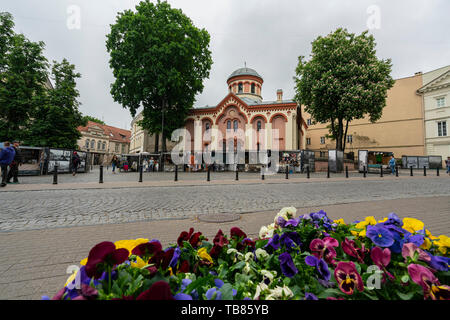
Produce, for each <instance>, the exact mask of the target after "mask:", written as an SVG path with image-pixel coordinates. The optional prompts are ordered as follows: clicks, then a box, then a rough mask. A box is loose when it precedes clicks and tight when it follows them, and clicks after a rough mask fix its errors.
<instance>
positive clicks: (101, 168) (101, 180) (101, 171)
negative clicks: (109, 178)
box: [98, 165, 103, 183]
mask: <svg viewBox="0 0 450 320" xmlns="http://www.w3.org/2000/svg"><path fill="white" fill-rule="evenodd" d="M98 183H103V166H102V165H101V166H100V177H99V181H98Z"/></svg>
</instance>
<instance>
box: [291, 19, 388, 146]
mask: <svg viewBox="0 0 450 320" xmlns="http://www.w3.org/2000/svg"><path fill="white" fill-rule="evenodd" d="M375 45H376V44H375V39H374V37H373V36H372V35H369V34H368V32H367V31H365V32H363V33H362V34H361V35H355V34H353V33H349V32H348V31H347V30H346V29H342V28H339V29H337V30H336V31H335V32H333V33H330V34H329V35H327V36H326V37H322V36H319V37H318V38H317V39H316V40H314V41H313V43H312V52H311V59H310V60H309V61H306V60H305V59H304V56H300V57H299V59H298V60H299V62H298V66H297V68H296V78H295V82H296V87H295V91H296V100H297V101H298V102H299V103H300V104H303V105H304V106H305V111H306V112H308V113H309V114H311V116H312V118H313V119H314V120H315V121H317V122H320V123H329V125H330V134H331V136H332V137H333V138H334V139H335V140H336V149H337V150H345V141H346V135H347V129H348V124H349V123H350V122H351V121H352V120H354V119H362V118H364V117H365V116H368V117H369V120H370V121H371V122H375V121H377V120H379V119H380V117H381V115H382V112H383V108H384V107H385V106H386V97H387V91H388V90H389V89H390V88H391V87H392V86H393V85H394V80H393V79H392V77H391V76H390V73H391V67H392V64H391V60H390V59H386V60H379V59H378V58H377V56H376V50H375Z"/></svg>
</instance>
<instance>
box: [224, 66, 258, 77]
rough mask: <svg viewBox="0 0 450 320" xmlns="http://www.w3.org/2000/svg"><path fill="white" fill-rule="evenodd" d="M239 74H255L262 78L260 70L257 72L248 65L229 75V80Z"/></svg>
mask: <svg viewBox="0 0 450 320" xmlns="http://www.w3.org/2000/svg"><path fill="white" fill-rule="evenodd" d="M237 76H254V77H258V78H260V79H261V80H262V77H261V76H260V75H259V74H258V72H256V71H255V70H254V69H251V68H247V67H245V68H240V69H237V70H236V71H234V72H233V73H232V74H231V75H230V76H229V77H228V79H227V80H230V79H231V78H234V77H237Z"/></svg>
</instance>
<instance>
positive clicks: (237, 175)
mask: <svg viewBox="0 0 450 320" xmlns="http://www.w3.org/2000/svg"><path fill="white" fill-rule="evenodd" d="M235 180H236V181H238V180H239V170H238V169H237V167H236V179H235Z"/></svg>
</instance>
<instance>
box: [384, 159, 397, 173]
mask: <svg viewBox="0 0 450 320" xmlns="http://www.w3.org/2000/svg"><path fill="white" fill-rule="evenodd" d="M389 167H391V173H392V174H395V158H394V155H392V156H391V160H389ZM381 170H383V168H381Z"/></svg>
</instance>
